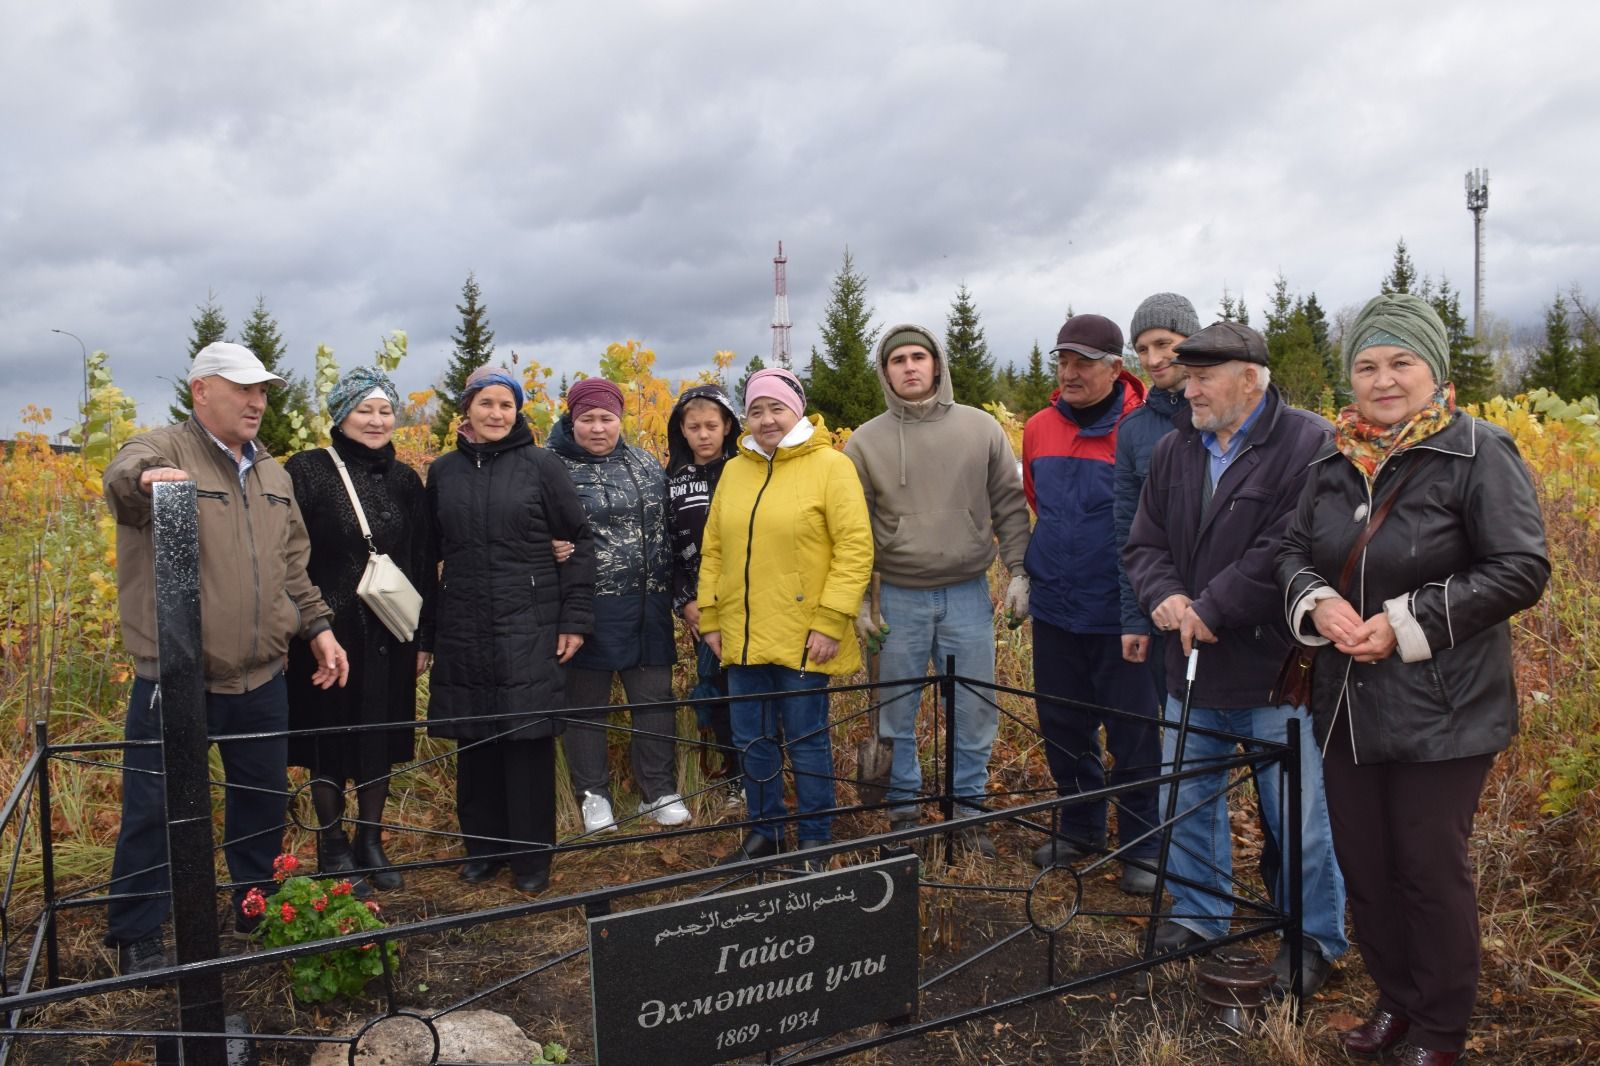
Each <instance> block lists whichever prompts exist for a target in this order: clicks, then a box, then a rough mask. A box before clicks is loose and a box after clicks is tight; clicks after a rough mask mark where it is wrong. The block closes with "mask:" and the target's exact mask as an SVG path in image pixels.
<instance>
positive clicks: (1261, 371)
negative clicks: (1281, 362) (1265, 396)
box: [1250, 363, 1272, 392]
mask: <svg viewBox="0 0 1600 1066" xmlns="http://www.w3.org/2000/svg"><path fill="white" fill-rule="evenodd" d="M1250 365H1251V366H1253V367H1255V368H1256V385H1257V386H1259V387H1260V389H1261V391H1262V392H1266V391H1267V386H1268V385H1271V384H1272V371H1271V370H1269V369H1268V368H1267V367H1265V366H1263V365H1261V364H1260V363H1251V364H1250Z"/></svg>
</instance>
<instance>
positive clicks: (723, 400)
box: [667, 385, 743, 804]
mask: <svg viewBox="0 0 1600 1066" xmlns="http://www.w3.org/2000/svg"><path fill="white" fill-rule="evenodd" d="M738 441H739V418H738V415H737V414H736V413H735V411H734V408H733V403H732V402H731V401H730V400H729V399H728V394H727V393H726V392H724V391H723V389H722V386H720V385H696V386H694V387H693V388H688V389H684V390H683V395H682V396H679V397H678V402H677V403H676V404H674V405H673V408H672V416H671V417H670V418H669V419H668V420H667V531H668V536H669V537H670V540H671V545H672V610H673V612H674V613H675V614H677V615H678V617H680V618H682V619H683V624H684V627H685V628H686V629H688V631H689V637H690V639H692V640H693V641H694V643H695V663H696V667H695V668H696V675H697V683H696V684H695V687H694V690H693V691H691V692H690V693H689V699H690V701H694V700H700V699H715V698H716V697H718V696H726V695H727V694H728V672H727V671H726V670H724V669H723V668H722V664H721V663H719V662H718V661H717V656H716V654H715V653H713V652H712V651H711V649H709V648H707V647H706V645H705V642H704V641H702V640H701V639H700V605H699V602H698V597H697V596H696V592H695V585H696V584H697V582H698V580H699V577H700V538H701V536H702V535H703V534H704V532H705V527H706V513H707V512H708V511H709V510H710V509H711V494H712V493H713V492H715V491H716V488H717V479H718V478H720V477H721V476H722V467H723V465H724V464H725V463H726V462H727V461H728V460H729V459H730V458H731V457H732V456H734V455H736V454H737V453H738V450H739V444H738ZM695 716H696V717H697V718H698V719H699V721H700V726H701V728H703V729H710V730H711V731H712V734H713V735H714V736H715V737H716V742H717V747H718V748H719V749H720V750H721V751H722V754H723V765H724V766H725V767H731V766H732V765H733V729H732V727H731V726H730V725H729V724H728V705H727V704H726V703H718V704H710V705H701V704H697V705H696V706H695ZM726 772H727V771H726V770H725V771H724V773H725V774H726ZM742 798H743V795H742V793H741V792H740V790H739V786H738V784H737V783H735V784H734V785H733V787H732V788H731V789H730V791H729V802H730V803H735V804H736V803H738V802H739V801H740V800H741V799H742Z"/></svg>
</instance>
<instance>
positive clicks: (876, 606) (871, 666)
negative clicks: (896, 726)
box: [867, 571, 883, 738]
mask: <svg viewBox="0 0 1600 1066" xmlns="http://www.w3.org/2000/svg"><path fill="white" fill-rule="evenodd" d="M869 588H870V591H869V592H868V593H867V595H868V596H869V597H870V599H869V600H868V604H869V607H868V609H869V610H870V611H871V618H872V624H873V625H874V626H876V627H877V628H878V629H880V630H881V629H882V628H883V579H882V578H880V577H879V576H878V574H877V572H876V571H874V572H873V574H872V584H871V586H870V587H869ZM867 681H869V682H870V683H872V684H874V685H876V684H877V683H878V653H877V652H875V651H871V652H868V653H867ZM871 698H872V704H871V706H870V707H868V708H867V724H868V727H869V728H870V729H871V732H872V736H873V737H874V738H876V737H877V735H878V704H879V702H880V701H879V699H878V691H877V690H876V689H873V691H872V697H871Z"/></svg>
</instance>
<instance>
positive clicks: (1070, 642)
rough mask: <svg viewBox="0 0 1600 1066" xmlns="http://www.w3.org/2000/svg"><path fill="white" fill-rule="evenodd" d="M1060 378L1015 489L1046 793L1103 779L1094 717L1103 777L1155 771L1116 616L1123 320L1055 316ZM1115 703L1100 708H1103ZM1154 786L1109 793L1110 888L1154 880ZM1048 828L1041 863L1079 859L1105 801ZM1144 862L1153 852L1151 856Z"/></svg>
mask: <svg viewBox="0 0 1600 1066" xmlns="http://www.w3.org/2000/svg"><path fill="white" fill-rule="evenodd" d="M1051 353H1052V354H1053V355H1055V356H1056V359H1057V363H1056V380H1057V382H1058V384H1059V385H1060V388H1059V389H1057V390H1056V392H1055V393H1054V394H1053V395H1052V396H1051V397H1050V406H1049V407H1046V408H1045V409H1044V410H1042V411H1040V412H1039V413H1038V414H1036V415H1034V416H1033V417H1032V418H1030V419H1028V425H1027V427H1026V428H1025V429H1024V430H1023V432H1022V487H1023V490H1024V491H1025V492H1026V494H1027V497H1028V503H1029V505H1030V506H1032V507H1033V509H1034V512H1035V513H1036V514H1037V515H1038V516H1039V520H1038V524H1037V525H1036V526H1035V528H1034V532H1033V539H1032V540H1031V541H1030V542H1029V544H1028V554H1027V558H1026V560H1025V562H1024V568H1025V569H1026V570H1027V572H1028V578H1029V580H1030V582H1031V585H1032V589H1031V597H1030V602H1029V610H1030V612H1031V613H1032V615H1033V687H1034V691H1036V692H1038V693H1039V694H1040V695H1042V696H1054V697H1058V698H1059V699H1060V700H1068V701H1073V703H1075V704H1076V705H1071V704H1068V703H1062V702H1056V701H1046V700H1039V701H1037V702H1038V714H1039V731H1040V733H1041V734H1042V735H1043V737H1044V742H1045V757H1046V758H1047V759H1048V761H1049V763H1050V775H1051V776H1052V777H1053V778H1055V782H1056V791H1057V793H1058V794H1060V795H1063V796H1072V795H1077V794H1078V793H1080V792H1087V791H1091V790H1094V789H1098V788H1101V787H1104V785H1105V784H1106V783H1107V776H1106V773H1105V769H1104V766H1105V764H1104V757H1103V754H1102V752H1101V749H1100V736H1099V734H1100V727H1101V725H1102V724H1103V725H1104V726H1105V730H1106V747H1107V748H1108V749H1109V750H1110V752H1111V757H1112V759H1113V760H1114V762H1115V769H1114V770H1113V771H1112V773H1111V776H1110V778H1109V781H1110V783H1111V784H1123V783H1127V782H1132V781H1141V780H1146V779H1149V778H1151V777H1154V776H1155V775H1156V774H1157V773H1158V772H1159V770H1160V764H1161V744H1160V740H1159V739H1158V734H1157V725H1158V723H1157V721H1156V719H1155V718H1154V716H1153V715H1152V713H1151V709H1152V707H1153V706H1154V705H1155V700H1156V692H1155V685H1154V682H1153V680H1152V678H1151V675H1150V673H1149V671H1148V670H1147V669H1146V668H1145V667H1144V666H1143V665H1142V664H1139V663H1130V662H1128V661H1126V660H1125V659H1124V658H1123V657H1122V619H1121V608H1120V604H1121V598H1120V595H1119V591H1120V590H1119V578H1118V571H1117V547H1116V531H1115V528H1114V524H1113V508H1112V500H1113V496H1114V482H1115V462H1116V454H1117V426H1118V425H1119V424H1120V423H1121V422H1122V420H1123V419H1124V418H1126V417H1127V416H1128V414H1129V413H1130V412H1131V411H1133V410H1134V409H1135V408H1137V407H1138V406H1139V405H1140V404H1141V403H1143V402H1144V394H1145V388H1144V384H1143V383H1142V382H1141V381H1140V380H1139V379H1138V378H1136V377H1134V376H1133V375H1132V374H1130V373H1128V372H1127V371H1126V370H1124V369H1123V368H1122V330H1121V328H1120V327H1119V326H1118V325H1117V324H1116V323H1115V322H1112V321H1111V320H1110V319H1108V318H1104V317H1102V316H1100V315H1074V316H1072V317H1071V318H1069V319H1067V321H1066V324H1065V325H1063V326H1062V327H1061V332H1060V333H1059V334H1058V335H1057V337H1056V345H1055V347H1054V348H1052V349H1051ZM1107 707H1109V708H1113V709H1115V710H1117V711H1123V712H1127V713H1126V714H1105V713H1103V711H1102V710H1101V709H1102V708H1107ZM1156 822H1157V819H1156V789H1155V787H1154V786H1150V787H1148V788H1141V789H1136V790H1134V791H1131V792H1127V793H1124V794H1123V797H1122V799H1121V801H1120V802H1118V803H1117V832H1118V837H1119V839H1120V841H1121V842H1122V844H1123V845H1124V846H1128V845H1132V846H1131V847H1127V850H1126V851H1125V852H1124V854H1123V859H1124V862H1123V868H1122V879H1121V882H1120V884H1121V887H1122V889H1123V891H1125V892H1129V893H1133V894H1146V893H1149V892H1152V891H1154V889H1155V875H1154V874H1153V873H1152V872H1151V871H1150V870H1149V869H1148V868H1147V867H1146V866H1145V865H1144V863H1145V861H1149V860H1153V859H1154V857H1155V854H1156V850H1157V846H1158V841H1157V839H1156V837H1155V835H1154V834H1150V835H1149V836H1148V837H1147V838H1146V839H1144V840H1140V839H1139V838H1140V837H1141V836H1145V834H1147V833H1150V830H1151V829H1152V828H1153V827H1154V826H1155V825H1156ZM1060 830H1061V835H1060V836H1059V837H1052V838H1051V839H1050V840H1047V841H1045V843H1044V845H1043V846H1041V847H1040V848H1038V849H1037V850H1035V851H1034V853H1033V861H1034V864H1035V865H1037V866H1040V867H1049V866H1059V865H1064V864H1066V863H1069V862H1071V861H1072V860H1074V859H1080V858H1085V857H1088V856H1089V855H1092V854H1094V853H1095V852H1097V851H1099V850H1101V849H1103V848H1104V847H1105V842H1106V805H1105V804H1104V803H1098V804H1079V805H1074V806H1069V807H1064V808H1062V809H1061V815H1060ZM1151 865H1153V862H1151Z"/></svg>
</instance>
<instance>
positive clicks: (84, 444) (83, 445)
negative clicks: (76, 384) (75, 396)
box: [50, 329, 89, 451]
mask: <svg viewBox="0 0 1600 1066" xmlns="http://www.w3.org/2000/svg"><path fill="white" fill-rule="evenodd" d="M50 332H51V333H59V334H61V335H62V336H63V337H71V338H72V339H73V340H75V341H77V342H78V348H79V350H80V351H82V352H83V407H82V408H80V412H81V413H82V415H83V435H82V436H81V438H80V439H79V441H78V449H79V450H80V451H83V450H86V449H87V448H88V447H89V346H88V345H87V344H85V343H83V338H82V337H80V336H78V335H77V334H76V333H70V332H68V331H67V330H64V329H52V330H51V331H50Z"/></svg>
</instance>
